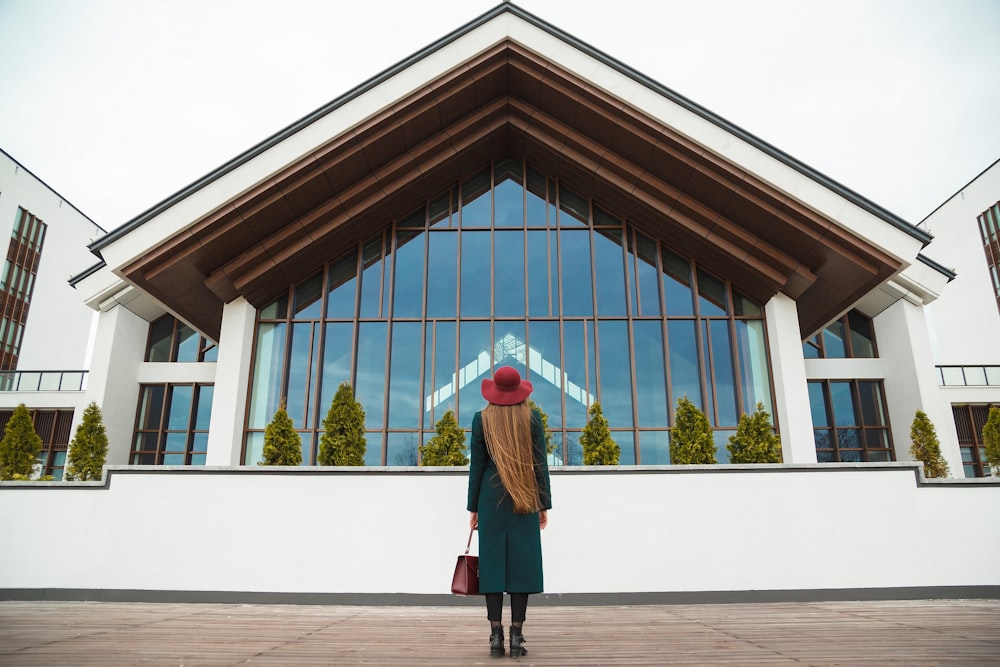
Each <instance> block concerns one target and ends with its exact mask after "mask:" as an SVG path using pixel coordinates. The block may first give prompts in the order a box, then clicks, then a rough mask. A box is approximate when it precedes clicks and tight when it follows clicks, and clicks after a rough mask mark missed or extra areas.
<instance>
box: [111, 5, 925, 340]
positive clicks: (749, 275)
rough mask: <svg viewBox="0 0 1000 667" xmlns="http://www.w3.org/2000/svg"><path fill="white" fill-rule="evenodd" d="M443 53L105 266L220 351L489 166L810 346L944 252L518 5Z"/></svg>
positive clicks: (408, 69) (391, 79) (152, 218)
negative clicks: (778, 296) (583, 206)
mask: <svg viewBox="0 0 1000 667" xmlns="http://www.w3.org/2000/svg"><path fill="white" fill-rule="evenodd" d="M443 42H445V43H443V44H438V45H435V48H434V49H433V50H428V51H426V52H424V53H422V54H418V56H419V57H414V58H411V59H409V60H408V61H405V62H404V63H402V64H401V65H400V66H398V67H397V68H394V69H393V70H391V71H390V72H388V73H386V74H384V75H382V76H381V77H378V78H377V79H376V80H373V81H370V82H367V83H366V84H364V85H363V86H362V87H361V89H359V91H358V92H357V93H356V94H354V95H351V96H348V97H345V98H342V99H341V100H339V101H338V103H337V104H336V105H335V106H334V107H331V108H329V109H327V110H326V111H325V112H324V113H323V114H315V115H314V116H315V117H313V118H311V119H310V121H309V122H308V123H305V124H298V125H297V126H296V129H295V131H294V132H288V133H285V134H284V135H282V136H281V137H280V138H278V137H276V138H274V140H273V141H270V142H265V143H266V144H267V145H262V146H261V147H256V148H255V149H254V150H253V151H251V152H248V154H246V155H245V156H241V158H239V159H238V160H239V164H234V165H229V166H227V167H226V168H225V169H223V170H220V171H219V172H218V173H217V174H215V175H210V177H211V178H210V179H207V180H204V182H203V183H201V185H200V186H199V187H197V188H190V189H189V191H188V192H185V193H184V196H182V197H178V198H176V200H175V201H173V202H171V203H170V204H169V205H161V206H160V207H158V208H157V209H154V210H152V211H151V212H149V214H146V215H144V216H140V219H137V220H136V221H133V222H132V223H129V224H128V225H126V226H125V228H123V229H122V230H121V231H119V230H116V232H112V234H110V235H109V237H108V239H107V240H106V241H104V242H101V243H98V244H95V250H96V251H99V252H100V253H101V255H102V257H103V258H104V260H105V262H106V263H107V264H108V267H109V268H111V269H112V270H113V271H114V273H115V274H116V275H117V276H119V277H120V278H121V279H124V280H125V281H126V282H128V283H130V284H132V285H135V286H137V287H138V288H139V289H141V290H142V291H144V292H146V293H148V294H150V295H151V296H153V297H154V298H155V299H157V300H159V301H160V302H162V303H163V304H165V305H166V307H167V308H168V309H169V310H171V311H172V312H174V313H176V314H177V315H179V316H180V317H182V318H183V319H184V320H186V321H188V322H189V323H190V324H192V325H193V326H195V327H196V328H198V329H199V330H200V331H202V332H203V333H205V334H206V335H208V336H210V337H213V338H216V337H217V336H218V332H219V328H220V324H221V317H222V306H223V304H225V303H227V302H229V301H231V300H233V299H235V298H237V297H238V296H243V297H245V298H246V299H247V300H248V301H249V302H250V303H251V304H253V305H255V306H257V307H260V306H263V305H265V304H266V302H267V301H268V300H270V299H272V298H274V296H275V295H276V293H277V292H278V291H279V290H280V289H281V288H283V287H284V286H287V285H288V284H290V283H293V282H296V281H298V280H300V279H302V278H305V277H307V276H308V275H309V274H311V273H313V272H315V270H316V269H317V268H318V267H319V266H321V265H322V263H323V262H326V261H329V260H331V259H334V258H335V257H336V256H337V255H338V254H340V253H341V252H343V250H344V249H345V248H347V247H349V246H350V245H351V244H354V243H356V242H357V241H359V240H363V239H365V238H366V237H368V236H370V235H371V234H373V233H374V232H376V231H378V230H381V229H382V228H383V227H384V226H385V225H386V224H387V223H388V222H389V221H391V220H392V219H393V218H398V217H401V216H403V215H405V214H407V213H409V212H411V211H412V210H413V209H414V208H415V207H416V206H417V205H419V204H420V203H421V202H422V201H423V200H425V199H427V198H429V197H433V196H434V195H436V194H438V193H439V192H441V191H442V190H444V189H446V188H447V187H449V186H451V185H453V184H454V183H455V182H456V181H457V180H459V179H460V178H462V177H465V176H469V175H471V174H472V173H473V172H475V171H478V170H480V169H482V168H483V167H484V166H485V165H486V164H488V162H489V161H490V160H501V159H505V158H515V159H520V158H524V159H526V160H527V161H528V162H529V164H531V165H533V166H535V167H536V168H537V169H539V170H540V171H543V172H545V173H548V174H550V175H552V176H557V177H559V178H561V179H563V180H565V181H566V182H567V183H569V184H570V185H572V186H573V187H575V188H577V189H579V190H581V191H583V192H585V193H587V194H589V195H590V196H592V197H593V198H594V199H595V200H596V201H598V202H600V203H601V204H602V205H603V206H605V207H607V208H609V209H612V210H614V211H616V212H618V213H620V214H622V215H624V216H625V217H626V218H627V219H628V220H629V221H631V222H632V223H633V224H635V225H636V226H637V227H639V228H640V229H643V230H644V231H646V232H647V233H649V234H651V235H653V236H656V237H658V238H660V239H663V240H664V241H666V243H667V244H668V246H669V247H671V248H672V249H674V250H675V251H676V252H678V253H681V254H684V255H687V256H689V257H693V258H695V259H696V260H697V261H698V263H699V265H701V266H704V267H705V268H707V269H709V270H712V271H715V272H717V273H719V274H721V275H723V276H725V277H726V278H728V279H731V280H732V281H734V283H735V284H737V285H738V286H739V288H740V289H741V290H743V291H744V292H746V293H747V294H748V295H750V296H752V297H754V298H756V299H759V300H760V301H761V302H765V301H767V300H768V299H769V298H770V297H771V296H773V295H774V294H775V293H777V292H779V291H780V292H784V293H785V294H787V295H788V296H790V297H792V298H794V299H796V301H797V302H798V310H799V317H800V325H801V331H802V334H803V336H806V335H809V334H811V333H812V332H814V331H816V330H817V329H819V328H820V327H822V326H823V325H825V324H826V323H827V322H828V321H829V320H830V319H832V318H834V317H836V316H837V315H838V314H839V313H841V312H843V311H844V310H845V309H846V308H848V307H849V306H850V305H851V304H852V303H854V302H856V301H858V300H859V299H860V298H861V297H862V296H863V295H865V294H866V293H868V292H870V291H871V290H873V289H875V288H876V287H878V286H879V285H880V284H882V283H883V282H885V281H886V280H887V279H889V278H890V277H891V276H893V275H894V274H897V273H898V272H899V271H900V270H901V269H902V268H904V267H905V266H907V265H908V264H909V263H910V262H911V261H912V259H913V258H914V257H915V256H916V254H917V252H918V251H919V249H920V248H921V247H922V246H923V245H924V244H925V243H926V242H927V240H928V239H929V237H927V236H926V235H924V236H921V234H923V233H922V232H919V233H918V232H917V231H915V230H916V228H912V226H908V225H906V223H902V224H900V221H898V220H897V219H894V218H893V217H892V216H891V215H890V214H887V213H885V212H884V211H881V210H880V209H878V208H877V207H875V206H874V205H871V204H870V203H868V202H865V201H864V200H862V199H860V198H857V197H856V196H851V195H852V193H850V192H849V191H843V190H844V189H843V188H840V187H839V186H836V184H834V185H833V186H831V185H830V182H828V181H825V180H824V179H822V178H817V177H816V176H815V175H814V174H812V173H809V170H808V168H805V167H803V166H802V165H798V164H797V163H794V162H789V160H790V158H787V156H784V155H783V154H780V153H778V152H777V151H774V150H768V149H769V148H770V147H768V146H767V145H766V144H763V142H760V141H759V140H752V137H750V138H749V139H748V138H747V137H746V136H740V135H739V132H735V131H734V130H733V129H732V128H726V127H722V126H721V125H720V123H719V122H715V121H714V120H713V119H712V118H707V117H706V116H707V112H704V113H698V110H697V109H694V110H692V109H691V108H689V107H690V106H691V105H690V103H689V102H687V101H686V100H684V99H683V98H680V97H679V96H676V95H673V96H670V95H666V94H665V93H664V91H663V90H656V89H654V88H652V87H651V85H650V82H648V81H646V80H644V79H642V77H640V76H639V75H636V74H635V73H632V72H628V71H623V68H622V66H621V65H620V64H618V63H616V62H615V61H613V60H611V59H609V58H607V57H606V56H603V55H602V54H600V53H598V52H595V51H593V50H592V49H589V47H587V48H582V47H581V46H580V45H579V43H574V42H572V41H571V40H569V39H567V37H566V36H565V35H562V34H561V33H557V31H555V30H554V29H552V28H551V26H548V25H547V24H544V23H542V22H540V21H539V20H537V19H535V18H534V17H532V16H531V15H528V14H526V13H525V12H523V10H519V9H517V8H515V7H514V6H513V5H509V4H504V5H501V6H500V7H498V8H497V9H495V10H493V11H492V12H491V13H489V14H487V15H485V16H484V17H481V19H480V20H479V21H478V22H474V24H470V26H466V27H464V28H463V29H461V30H460V31H457V32H456V33H453V34H452V35H450V36H449V37H448V38H446V39H445V40H443ZM834 186H836V187H834ZM838 188H839V190H838Z"/></svg>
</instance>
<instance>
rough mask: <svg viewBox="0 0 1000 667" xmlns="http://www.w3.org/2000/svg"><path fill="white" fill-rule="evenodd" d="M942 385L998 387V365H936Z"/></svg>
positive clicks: (999, 368) (999, 375) (999, 371)
mask: <svg viewBox="0 0 1000 667" xmlns="http://www.w3.org/2000/svg"><path fill="white" fill-rule="evenodd" d="M937 369H938V381H939V382H940V383H941V386H942V387H1000V366H938V367H937Z"/></svg>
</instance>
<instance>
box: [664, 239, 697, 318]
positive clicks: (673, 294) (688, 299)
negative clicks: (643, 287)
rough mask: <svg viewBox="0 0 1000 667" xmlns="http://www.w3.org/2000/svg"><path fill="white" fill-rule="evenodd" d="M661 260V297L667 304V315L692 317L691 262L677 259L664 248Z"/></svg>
mask: <svg viewBox="0 0 1000 667" xmlns="http://www.w3.org/2000/svg"><path fill="white" fill-rule="evenodd" d="M661 255H662V258H663V296H664V300H665V301H666V303H667V315H677V316H685V315H688V316H690V315H694V301H693V297H692V294H691V262H690V261H688V260H686V259H682V258H681V257H678V256H677V255H675V254H674V253H672V252H670V251H669V250H667V249H666V248H663V250H662V252H661Z"/></svg>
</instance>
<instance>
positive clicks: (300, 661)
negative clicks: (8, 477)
mask: <svg viewBox="0 0 1000 667" xmlns="http://www.w3.org/2000/svg"><path fill="white" fill-rule="evenodd" d="M505 613H506V610H505ZM488 634H489V630H488V626H487V624H486V621H485V620H484V611H483V610H480V609H477V608H472V607H360V606H319V605H295V606H293V605H231V604H145V603H109V602H0V665H17V666H18V667H20V666H25V667H30V666H32V665H45V666H46V667H52V666H53V665H75V666H80V667H89V666H100V667H118V666H123V665H150V666H158V665H164V666H166V665H170V666H172V667H177V666H181V665H183V666H185V667H208V666H213V667H214V666H222V665H257V666H262V667H263V666H272V665H273V666H296V667H298V666H312V665H461V666H463V667H465V666H468V665H486V664H492V665H497V664H509V663H507V662H502V661H498V660H491V659H490V658H489V651H488V649H487V636H488ZM525 636H526V637H527V640H528V641H527V646H528V649H529V654H528V655H527V656H525V657H523V658H521V659H520V660H519V663H520V664H522V665H573V666H578V665H723V666H732V665H765V666H775V665H777V666H785V665H788V666H792V665H795V666H798V667H801V666H803V665H813V666H817V667H820V666H822V667H827V666H834V665H870V666H873V667H874V666H880V667H881V666H886V665H898V666H903V665H905V666H906V667H921V666H931V665H950V666H954V665H991V666H996V665H1000V600H920V601H892V602H823V603H769V604H729V605H707V604H706V605H657V606H617V607H612V606H608V607H573V606H561V607H536V608H534V609H531V608H529V610H528V623H527V624H526V625H525ZM505 660H509V659H505Z"/></svg>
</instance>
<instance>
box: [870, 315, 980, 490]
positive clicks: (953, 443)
mask: <svg viewBox="0 0 1000 667" xmlns="http://www.w3.org/2000/svg"><path fill="white" fill-rule="evenodd" d="M874 323H875V338H876V340H877V342H878V354H879V357H881V359H882V362H883V365H884V368H885V397H886V404H887V405H888V408H889V421H890V424H891V426H892V442H893V446H894V448H895V450H896V460H897V461H912V460H913V457H912V456H910V444H911V440H910V426H911V425H912V423H913V417H914V416H915V415H916V412H917V410H922V411H924V412H925V413H926V414H927V416H928V417H929V418H930V420H931V422H932V423H933V424H934V430H935V431H936V432H937V436H938V440H939V441H940V443H941V454H942V455H943V456H944V458H945V460H946V461H947V462H948V468H949V469H950V472H951V476H952V477H963V476H964V473H963V471H962V451H961V448H960V447H959V445H958V435H957V434H956V432H955V418H954V417H953V416H952V413H951V405H950V404H949V403H948V401H947V400H946V399H945V398H944V397H943V396H942V394H941V390H940V388H939V387H938V376H937V369H936V368H935V367H934V358H933V356H932V354H931V342H930V334H929V332H928V328H927V318H926V314H925V312H924V307H923V306H917V305H914V304H912V303H910V302H909V301H907V300H906V299H900V300H899V301H897V302H896V303H894V304H893V305H892V306H890V307H889V308H887V309H885V310H884V311H882V313H880V314H879V315H878V316H876V317H875V320H874Z"/></svg>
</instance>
